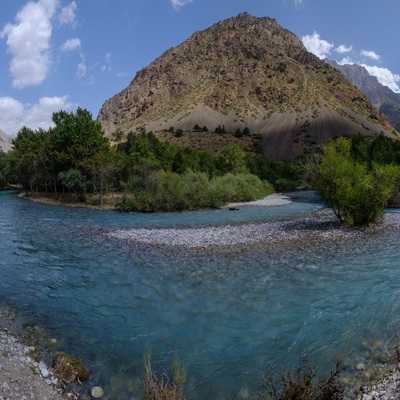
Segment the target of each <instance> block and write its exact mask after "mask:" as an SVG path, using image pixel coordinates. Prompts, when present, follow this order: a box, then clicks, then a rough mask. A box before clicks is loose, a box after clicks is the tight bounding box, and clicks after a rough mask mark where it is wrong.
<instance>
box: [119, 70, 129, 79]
mask: <svg viewBox="0 0 400 400" xmlns="http://www.w3.org/2000/svg"><path fill="white" fill-rule="evenodd" d="M128 76H129V74H128V73H127V72H123V71H122V72H118V73H117V78H127V77H128Z"/></svg>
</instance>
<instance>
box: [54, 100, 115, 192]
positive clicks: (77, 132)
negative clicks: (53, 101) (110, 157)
mask: <svg viewBox="0 0 400 400" xmlns="http://www.w3.org/2000/svg"><path fill="white" fill-rule="evenodd" d="M53 122H54V124H55V127H54V128H53V129H52V137H53V141H54V151H55V157H56V159H57V167H58V171H60V172H65V171H69V170H70V169H73V170H78V171H79V172H80V174H81V176H82V178H83V180H84V185H83V190H84V193H83V195H82V198H83V199H85V198H86V187H87V183H88V182H89V181H90V179H91V178H92V176H91V172H92V158H93V157H94V156H95V155H96V154H98V153H101V152H103V151H107V150H108V149H109V141H108V139H107V138H106V137H105V136H104V133H103V129H102V127H101V125H100V123H98V122H96V121H94V120H93V118H92V115H91V113H90V112H89V111H87V110H84V109H82V108H78V109H77V110H76V112H70V113H67V112H65V111H59V112H57V113H54V114H53Z"/></svg>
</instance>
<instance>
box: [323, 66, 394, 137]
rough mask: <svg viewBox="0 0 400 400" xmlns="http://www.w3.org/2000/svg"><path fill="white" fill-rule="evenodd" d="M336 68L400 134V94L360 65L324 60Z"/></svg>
mask: <svg viewBox="0 0 400 400" xmlns="http://www.w3.org/2000/svg"><path fill="white" fill-rule="evenodd" d="M325 61H326V62H328V63H329V64H330V65H332V66H333V67H335V68H337V69H338V70H339V71H340V72H341V73H342V74H343V75H344V76H345V77H346V78H347V79H348V80H349V81H350V82H351V83H352V84H353V85H355V86H356V87H357V88H358V89H360V90H361V92H363V93H364V94H365V95H366V96H367V98H368V99H369V100H370V101H371V103H372V104H373V105H374V106H375V107H376V108H377V109H378V110H379V111H380V112H382V113H383V114H385V115H386V117H387V118H388V120H389V122H390V123H391V124H392V125H393V126H394V127H395V129H396V130H397V131H398V132H400V93H395V92H393V91H392V90H391V89H389V88H388V87H387V86H384V85H382V84H381V83H379V81H378V79H376V77H375V76H372V75H370V74H369V72H368V71H367V70H366V69H365V68H364V67H363V66H361V65H358V64H344V65H340V64H338V63H337V62H335V61H332V60H325Z"/></svg>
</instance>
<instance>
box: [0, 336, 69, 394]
mask: <svg viewBox="0 0 400 400" xmlns="http://www.w3.org/2000/svg"><path fill="white" fill-rule="evenodd" d="M34 350H35V349H34V348H33V347H30V346H25V345H23V344H21V343H20V342H19V341H18V340H17V339H16V338H15V337H14V336H13V335H11V334H10V333H9V332H8V331H7V330H5V329H2V330H0V400H6V399H7V400H25V399H26V400H27V399H40V400H61V399H66V398H70V399H71V398H74V397H73V396H72V395H65V394H62V389H61V388H60V387H59V380H58V378H57V377H55V376H54V375H53V373H52V372H51V371H50V370H49V369H48V367H47V366H46V365H45V364H44V363H43V362H36V361H35V360H34V358H33V357H32V352H33V351H34Z"/></svg>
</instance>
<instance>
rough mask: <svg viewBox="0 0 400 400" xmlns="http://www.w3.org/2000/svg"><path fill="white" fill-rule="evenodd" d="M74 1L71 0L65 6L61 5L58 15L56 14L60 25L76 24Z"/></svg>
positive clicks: (73, 25)
mask: <svg viewBox="0 0 400 400" xmlns="http://www.w3.org/2000/svg"><path fill="white" fill-rule="evenodd" d="M75 10H76V2H75V1H73V2H72V3H71V4H70V5H68V6H67V7H63V9H62V10H61V13H60V15H59V16H58V20H59V22H60V24H61V25H71V26H72V27H75V26H76V14H75Z"/></svg>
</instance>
